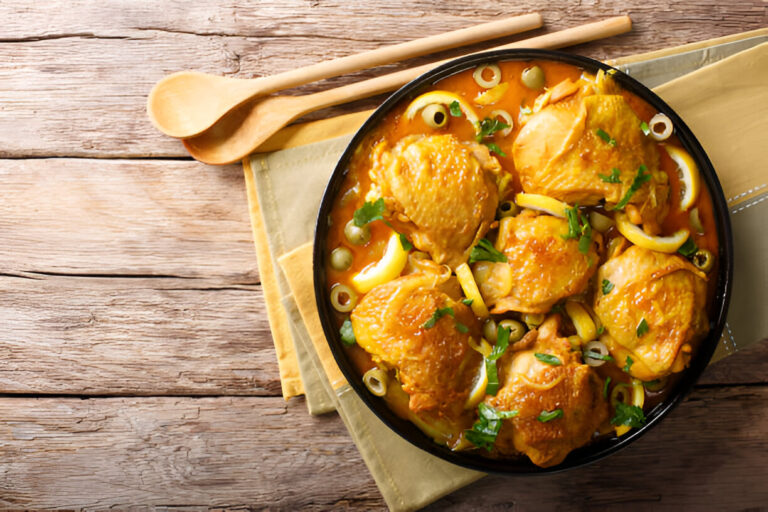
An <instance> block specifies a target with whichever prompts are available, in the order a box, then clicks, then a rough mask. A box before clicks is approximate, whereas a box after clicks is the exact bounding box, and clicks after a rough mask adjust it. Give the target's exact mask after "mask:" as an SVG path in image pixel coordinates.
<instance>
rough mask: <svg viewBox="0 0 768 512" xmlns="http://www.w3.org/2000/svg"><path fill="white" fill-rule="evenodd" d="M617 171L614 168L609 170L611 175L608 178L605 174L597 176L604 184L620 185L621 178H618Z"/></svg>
mask: <svg viewBox="0 0 768 512" xmlns="http://www.w3.org/2000/svg"><path fill="white" fill-rule="evenodd" d="M620 172H621V171H619V170H618V169H617V168H616V167H614V168H613V169H611V175H610V176H608V175H607V174H600V173H598V176H600V179H601V180H603V181H604V182H606V183H621V178H620V177H619V173H620Z"/></svg>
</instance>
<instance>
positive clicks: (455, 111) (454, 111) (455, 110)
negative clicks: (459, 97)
mask: <svg viewBox="0 0 768 512" xmlns="http://www.w3.org/2000/svg"><path fill="white" fill-rule="evenodd" d="M448 110H450V111H451V115H452V116H453V117H461V106H460V105H459V102H458V101H456V100H453V101H452V102H451V104H450V105H448Z"/></svg>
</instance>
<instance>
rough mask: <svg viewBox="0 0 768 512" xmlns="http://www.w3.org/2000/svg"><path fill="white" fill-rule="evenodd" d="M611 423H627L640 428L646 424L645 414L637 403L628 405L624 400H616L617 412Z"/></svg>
mask: <svg viewBox="0 0 768 512" xmlns="http://www.w3.org/2000/svg"><path fill="white" fill-rule="evenodd" d="M611 425H627V426H630V427H635V428H640V427H642V426H643V425H645V414H643V410H642V409H641V408H640V407H638V406H636V405H627V404H625V403H624V402H616V414H614V416H613V418H611Z"/></svg>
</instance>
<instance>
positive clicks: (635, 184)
mask: <svg viewBox="0 0 768 512" xmlns="http://www.w3.org/2000/svg"><path fill="white" fill-rule="evenodd" d="M647 171H648V168H647V167H646V166H645V165H640V167H638V169H637V174H636V175H635V179H634V180H632V184H631V185H630V186H629V190H627V193H626V194H624V197H622V198H621V201H619V202H618V203H617V204H616V206H614V207H613V208H611V210H621V209H622V208H624V207H625V206H627V203H629V199H630V198H631V197H632V194H634V193H635V192H637V191H638V190H639V189H640V187H642V186H643V184H645V183H646V182H647V181H649V180H650V179H651V173H650V172H648V174H645V173H646V172H647Z"/></svg>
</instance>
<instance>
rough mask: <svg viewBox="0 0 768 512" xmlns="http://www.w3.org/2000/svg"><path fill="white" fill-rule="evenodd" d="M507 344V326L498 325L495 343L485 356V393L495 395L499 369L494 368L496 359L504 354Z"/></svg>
mask: <svg viewBox="0 0 768 512" xmlns="http://www.w3.org/2000/svg"><path fill="white" fill-rule="evenodd" d="M508 346H509V327H502V326H499V328H498V330H497V331H496V345H494V346H493V349H492V350H491V353H490V354H488V356H486V358H485V373H486V375H487V376H488V384H487V385H486V386H485V394H486V395H494V396H495V395H496V393H498V391H499V371H498V369H497V368H496V360H497V359H499V358H500V357H501V356H502V355H504V351H505V350H507V347H508Z"/></svg>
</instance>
